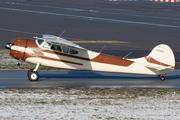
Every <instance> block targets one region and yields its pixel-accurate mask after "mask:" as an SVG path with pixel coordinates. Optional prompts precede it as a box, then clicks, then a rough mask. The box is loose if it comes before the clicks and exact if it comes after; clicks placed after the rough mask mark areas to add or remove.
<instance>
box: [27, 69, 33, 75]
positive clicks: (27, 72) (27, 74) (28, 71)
mask: <svg viewBox="0 0 180 120" xmlns="http://www.w3.org/2000/svg"><path fill="white" fill-rule="evenodd" d="M32 71H33V69H30V70H29V71H28V72H27V76H28V77H29V74H30V73H31V72H32Z"/></svg>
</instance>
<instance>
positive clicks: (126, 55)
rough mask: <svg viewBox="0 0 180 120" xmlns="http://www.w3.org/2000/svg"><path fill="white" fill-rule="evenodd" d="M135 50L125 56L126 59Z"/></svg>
mask: <svg viewBox="0 0 180 120" xmlns="http://www.w3.org/2000/svg"><path fill="white" fill-rule="evenodd" d="M132 52H133V51H131V52H130V53H128V54H127V55H126V56H124V57H123V59H125V58H126V57H127V56H129V55H130V54H131V53H132Z"/></svg>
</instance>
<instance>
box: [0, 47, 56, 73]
mask: <svg viewBox="0 0 180 120" xmlns="http://www.w3.org/2000/svg"><path fill="white" fill-rule="evenodd" d="M9 52H10V51H9V50H7V49H0V56H1V57H0V69H17V64H18V63H20V68H21V69H31V68H34V67H35V65H34V64H31V63H27V62H23V61H20V60H16V59H14V58H12V57H11V56H10V55H9ZM39 70H58V69H57V68H51V67H45V66H40V67H39Z"/></svg>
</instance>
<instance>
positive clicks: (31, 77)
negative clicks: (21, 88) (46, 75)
mask: <svg viewBox="0 0 180 120" xmlns="http://www.w3.org/2000/svg"><path fill="white" fill-rule="evenodd" d="M28 78H29V80H30V81H32V82H33V81H37V80H38V79H39V74H38V72H36V71H32V72H30V73H29V75H28Z"/></svg>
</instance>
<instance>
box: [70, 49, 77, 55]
mask: <svg viewBox="0 0 180 120" xmlns="http://www.w3.org/2000/svg"><path fill="white" fill-rule="evenodd" d="M69 54H78V51H77V50H75V49H70V51H69Z"/></svg>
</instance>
